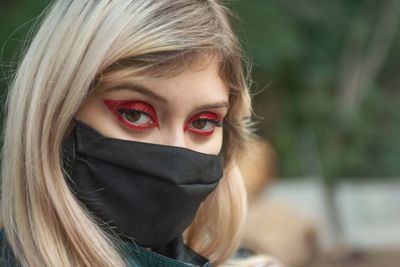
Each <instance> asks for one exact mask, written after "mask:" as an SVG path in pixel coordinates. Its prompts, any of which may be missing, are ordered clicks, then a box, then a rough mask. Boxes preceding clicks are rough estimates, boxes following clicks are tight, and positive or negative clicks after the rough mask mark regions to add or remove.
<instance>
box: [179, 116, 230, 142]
mask: <svg viewBox="0 0 400 267" xmlns="http://www.w3.org/2000/svg"><path fill="white" fill-rule="evenodd" d="M222 124H223V118H222V117H221V116H219V115H217V114H215V113H213V112H201V113H198V114H196V115H194V116H193V117H191V118H190V119H189V121H188V122H187V123H186V125H185V131H190V132H192V133H195V134H198V135H202V136H209V135H211V134H213V133H214V130H215V127H221V126H222Z"/></svg>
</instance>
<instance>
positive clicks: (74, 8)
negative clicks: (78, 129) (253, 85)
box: [1, 0, 251, 267]
mask: <svg viewBox="0 0 400 267" xmlns="http://www.w3.org/2000/svg"><path fill="white" fill-rule="evenodd" d="M210 52H211V53H212V54H214V55H218V58H219V65H220V76H221V78H223V79H224V81H225V82H226V83H227V85H229V87H230V89H231V94H230V108H229V111H228V115H227V119H226V124H224V127H225V128H224V144H223V153H224V159H225V166H224V167H225V174H224V177H223V179H222V180H221V182H220V184H219V186H218V188H217V189H216V190H215V191H214V192H213V193H212V194H211V195H210V196H209V197H208V198H207V199H206V201H205V202H203V204H202V205H201V207H200V209H199V211H198V213H197V216H196V218H195V220H194V222H193V224H192V225H191V226H190V227H189V228H188V229H187V231H186V232H185V240H186V243H187V244H188V245H189V246H190V247H192V248H193V249H194V250H196V251H197V252H198V253H200V254H201V255H203V256H205V257H208V258H210V259H211V260H212V262H213V263H214V264H216V265H218V264H219V263H221V262H223V261H224V260H226V259H227V258H228V257H229V256H231V255H232V253H233V252H234V250H235V249H236V248H237V246H238V244H239V241H240V233H241V228H242V225H243V221H244V218H245V215H246V193H245V190H244V185H243V180H242V177H241V175H240V172H239V171H238V169H237V167H236V165H235V160H236V158H237V156H238V155H239V151H241V150H243V149H244V148H245V144H246V140H247V139H248V138H249V136H250V134H249V132H248V131H247V128H246V125H245V124H244V122H243V117H244V116H245V115H248V114H249V112H250V109H251V101H250V95H249V92H248V88H247V85H246V77H245V74H244V73H245V72H244V70H243V66H242V53H241V50H240V47H239V44H238V41H237V39H236V37H235V34H234V33H233V32H232V30H231V26H230V23H229V20H228V10H226V8H225V7H223V6H222V5H221V4H219V3H218V1H216V0H208V1H207V0H168V1H166V0H135V1H133V0H126V1H107V0H97V1H96V0H86V1H81V0H79V1H78V0H59V1H55V2H54V3H53V5H52V6H51V7H50V8H49V10H48V11H46V14H45V19H44V21H43V22H42V24H41V27H40V28H39V29H38V31H37V33H36V36H35V37H34V38H33V40H32V42H31V44H30V46H29V49H28V50H27V51H26V53H25V56H24V57H23V59H22V61H21V63H20V66H19V69H18V71H17V73H16V75H15V78H14V80H13V82H12V84H11V87H10V92H9V95H8V98H7V105H6V107H7V109H6V114H7V118H6V124H5V131H4V145H3V150H2V166H1V167H2V195H1V219H2V226H3V228H4V231H5V236H6V237H7V241H8V243H9V244H10V246H11V248H12V250H13V252H14V254H15V255H16V257H17V259H18V260H19V261H20V262H21V263H22V265H23V266H30V267H50V266H67V267H83V266H98V267H102V266H104V267H111V266H112V267H122V266H126V263H125V259H124V258H123V256H122V253H121V251H120V248H119V247H117V245H116V242H115V240H116V239H115V237H114V236H111V235H108V234H107V233H106V232H105V231H104V230H103V229H101V227H100V226H99V224H98V223H97V222H96V221H95V219H94V218H93V217H91V216H90V214H89V212H88V211H87V210H85V209H84V208H83V206H81V205H80V204H79V202H78V201H77V200H76V198H75V197H74V195H73V194H72V193H71V191H70V190H69V188H68V187H67V184H66V182H65V178H64V177H65V176H64V175H65V173H64V172H63V169H62V165H61V164H62V157H61V147H62V143H63V140H64V138H65V137H66V135H67V134H68V131H69V129H71V126H72V121H73V116H74V114H75V113H76V112H77V110H78V109H79V107H80V106H81V105H82V103H83V101H84V100H85V98H86V97H87V96H88V95H89V94H90V93H91V92H92V91H93V90H96V88H97V87H98V86H97V85H98V84H101V83H102V82H107V81H112V80H118V79H122V78H123V77H127V76H130V77H140V76H143V75H150V77H151V76H152V75H171V74H174V73H178V72H179V71H183V70H184V68H183V67H182V66H183V64H179V63H182V62H185V61H187V60H189V61H190V60H194V59H195V58H197V57H198V55H202V54H205V53H210ZM132 75H133V76H132Z"/></svg>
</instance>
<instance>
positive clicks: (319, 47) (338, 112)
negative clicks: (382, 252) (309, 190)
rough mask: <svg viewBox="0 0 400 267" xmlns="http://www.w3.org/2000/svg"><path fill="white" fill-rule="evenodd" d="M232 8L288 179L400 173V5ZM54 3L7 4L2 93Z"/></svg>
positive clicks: (301, 2)
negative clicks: (41, 18) (38, 19)
mask: <svg viewBox="0 0 400 267" xmlns="http://www.w3.org/2000/svg"><path fill="white" fill-rule="evenodd" d="M226 2H227V3H228V5H229V6H230V7H231V8H232V9H233V10H234V12H235V13H236V14H238V16H239V17H240V20H238V21H237V27H238V29H239V32H240V35H241V39H242V40H243V45H244V47H245V49H246V50H247V51H249V52H248V53H249V55H251V56H250V57H251V59H252V61H253V62H254V68H253V70H254V71H253V77H254V81H255V84H256V85H257V86H258V88H255V89H256V91H258V94H257V96H256V97H255V107H256V113H257V114H258V115H259V116H260V123H259V128H260V132H259V133H260V135H262V136H264V137H265V138H268V139H269V140H270V141H271V142H272V143H273V144H274V145H275V146H276V148H277V151H278V153H279V162H280V171H281V175H282V176H285V177H299V176H319V177H327V178H328V179H329V180H330V181H334V180H335V179H337V178H338V177H365V176H372V177H382V176H387V177H392V176H400V175H399V174H400V112H399V111H398V106H399V104H398V103H397V102H398V100H397V99H398V97H399V94H400V92H399V90H398V87H399V84H400V78H399V77H400V76H399V75H398V74H397V73H396V70H397V69H399V67H400V66H399V65H400V62H399V60H397V59H398V58H400V36H399V16H400V1H398V0H385V1H374V0H336V1H330V0H270V1H265V0H252V1H244V0H241V1H239V0H237V1H232V0H229V1H228V0H227V1H226ZM49 3H50V0H25V1H17V0H13V1H11V0H0V45H1V47H2V50H1V51H2V52H1V59H0V66H1V69H0V70H1V72H0V73H1V74H0V75H1V76H0V90H1V92H2V95H4V92H5V90H6V88H7V87H8V83H9V82H10V80H11V78H12V75H13V73H14V71H15V69H16V67H17V63H18V60H19V54H18V53H15V52H14V51H16V50H17V51H18V50H20V51H21V50H22V51H23V47H25V46H26V45H27V44H28V41H26V39H25V34H26V33H27V32H29V27H30V26H32V25H34V23H35V18H36V17H37V16H38V15H39V14H40V12H41V11H42V10H43V9H44V8H45V7H46V6H47V5H48V4H49ZM18 48H19V49H18ZM13 55H14V56H13Z"/></svg>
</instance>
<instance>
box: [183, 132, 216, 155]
mask: <svg viewBox="0 0 400 267" xmlns="http://www.w3.org/2000/svg"><path fill="white" fill-rule="evenodd" d="M222 140H223V131H222V129H218V130H216V131H215V132H214V133H213V134H212V135H211V136H209V137H206V138H205V139H204V137H196V136H192V137H191V138H190V141H189V143H190V145H189V147H188V148H190V149H192V150H195V151H198V152H202V153H206V154H214V155H217V154H218V153H219V152H220V150H221V148H222Z"/></svg>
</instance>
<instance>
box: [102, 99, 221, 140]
mask: <svg viewBox="0 0 400 267" xmlns="http://www.w3.org/2000/svg"><path fill="white" fill-rule="evenodd" d="M103 102H104V104H105V105H106V106H107V108H108V109H110V110H111V111H112V112H113V113H114V115H115V116H116V117H117V119H118V120H119V121H120V122H122V123H123V124H124V125H126V126H127V127H129V128H132V129H135V130H146V129H149V128H152V127H158V128H159V123H158V120H157V116H156V113H155V111H154V109H153V107H152V106H151V105H149V104H148V103H146V102H142V101H131V100H110V99H105V100H103ZM135 112H136V113H135ZM137 112H138V113H139V114H140V115H145V116H148V118H149V119H150V120H149V122H148V123H146V124H143V125H137V124H136V125H135V124H133V122H128V121H129V120H128V119H127V117H126V116H127V115H138V113H137ZM129 113H131V114H129ZM196 122H197V123H198V122H200V123H203V124H204V123H205V125H204V127H205V126H207V125H208V126H210V125H209V124H211V127H212V128H210V129H208V130H206V131H203V130H200V129H197V128H195V127H193V123H196ZM222 125H223V119H222V117H221V116H219V115H217V114H215V113H213V112H201V113H198V114H196V115H194V116H192V117H191V118H190V119H189V120H188V122H187V123H186V124H185V126H184V131H190V132H192V133H194V134H197V135H201V136H209V135H211V134H213V132H214V130H215V127H222ZM204 127H202V128H204Z"/></svg>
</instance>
